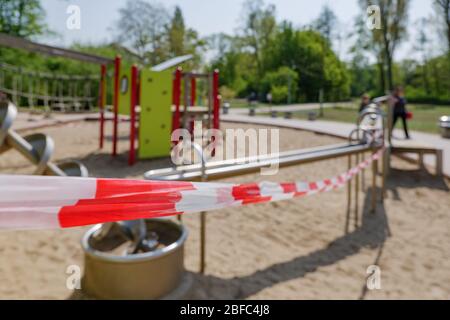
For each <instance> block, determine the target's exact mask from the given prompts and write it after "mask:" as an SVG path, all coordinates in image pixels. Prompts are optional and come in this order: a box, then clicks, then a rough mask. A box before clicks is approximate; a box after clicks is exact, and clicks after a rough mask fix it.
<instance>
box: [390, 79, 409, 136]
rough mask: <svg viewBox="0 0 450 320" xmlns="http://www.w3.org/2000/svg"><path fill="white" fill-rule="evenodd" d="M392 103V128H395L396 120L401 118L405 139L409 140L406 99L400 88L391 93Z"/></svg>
mask: <svg viewBox="0 0 450 320" xmlns="http://www.w3.org/2000/svg"><path fill="white" fill-rule="evenodd" d="M392 101H393V108H394V110H393V111H394V117H393V123H392V128H394V127H395V124H396V123H397V121H398V119H399V118H401V119H402V122H403V129H404V131H405V138H406V139H410V137H409V132H408V123H407V111H406V99H405V96H404V92H403V88H402V87H396V88H395V90H394V92H393V93H392Z"/></svg>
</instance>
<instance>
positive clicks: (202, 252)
mask: <svg viewBox="0 0 450 320" xmlns="http://www.w3.org/2000/svg"><path fill="white" fill-rule="evenodd" d="M192 146H193V147H194V150H195V151H196V152H197V154H198V155H199V156H200V159H201V163H202V168H201V170H202V171H201V173H202V177H201V181H202V182H205V181H206V180H208V177H207V175H206V158H205V153H204V152H203V149H202V147H201V146H200V145H198V144H196V143H193V144H192ZM205 261H206V212H201V213H200V273H201V274H204V273H205V267H206V262H205Z"/></svg>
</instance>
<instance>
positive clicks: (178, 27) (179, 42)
mask: <svg viewBox="0 0 450 320" xmlns="http://www.w3.org/2000/svg"><path fill="white" fill-rule="evenodd" d="M185 37H186V27H185V24H184V18H183V13H182V12H181V9H180V7H178V6H176V7H175V13H174V15H173V17H172V21H171V24H170V29H169V50H170V53H171V54H172V55H173V56H181V55H182V54H184V53H185V49H184V42H185Z"/></svg>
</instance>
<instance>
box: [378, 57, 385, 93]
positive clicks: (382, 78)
mask: <svg viewBox="0 0 450 320" xmlns="http://www.w3.org/2000/svg"><path fill="white" fill-rule="evenodd" d="M378 70H379V73H380V79H379V80H380V88H381V91H382V92H383V94H384V93H385V92H386V77H385V74H384V63H383V61H379V62H378Z"/></svg>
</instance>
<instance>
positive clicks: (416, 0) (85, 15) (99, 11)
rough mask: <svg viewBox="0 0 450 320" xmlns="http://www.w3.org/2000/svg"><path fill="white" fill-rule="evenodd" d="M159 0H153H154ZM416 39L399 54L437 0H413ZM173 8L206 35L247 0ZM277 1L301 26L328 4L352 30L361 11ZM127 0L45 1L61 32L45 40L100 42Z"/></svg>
mask: <svg viewBox="0 0 450 320" xmlns="http://www.w3.org/2000/svg"><path fill="white" fill-rule="evenodd" d="M148 1H153V0H148ZM410 1H411V2H412V5H411V11H410V25H411V26H412V28H411V30H410V40H409V41H408V42H407V43H405V44H403V45H402V47H400V50H399V52H398V54H397V58H398V59H402V58H405V57H410V53H411V48H412V45H413V41H412V40H414V39H415V37H416V36H415V35H416V32H417V30H415V28H414V23H413V22H414V21H417V20H418V19H419V18H421V17H429V16H430V15H431V14H432V12H433V10H432V1H433V0H410ZM159 2H160V3H164V4H165V5H166V7H168V8H169V9H173V8H174V7H175V5H178V6H180V7H181V9H182V11H183V15H184V18H185V22H186V25H187V26H189V27H191V28H194V29H195V30H197V31H198V32H199V34H200V35H201V36H206V35H210V34H212V33H218V32H224V33H228V34H232V33H234V32H235V31H236V28H237V27H238V26H239V25H240V23H241V21H240V20H241V9H242V3H243V0H225V1H224V0H164V1H159ZM266 2H270V3H273V4H275V5H276V8H277V10H276V16H277V19H278V20H279V21H281V20H289V21H291V22H292V23H293V24H294V25H296V26H301V25H306V24H309V23H311V22H312V21H313V20H314V19H315V18H316V17H317V16H318V15H319V13H320V11H321V9H322V7H323V6H324V5H329V6H330V7H331V8H332V9H333V11H334V12H335V14H336V15H337V17H338V19H339V20H340V22H341V25H342V27H343V28H345V30H347V31H350V30H351V26H352V24H353V22H354V18H355V16H357V15H358V14H359V13H360V8H359V6H358V0H314V1H312V0H272V1H268V0H266ZM125 3H126V0H42V5H43V7H44V9H45V11H46V14H47V16H46V20H47V23H48V25H49V27H50V29H51V30H53V31H56V32H57V33H58V34H59V35H60V37H58V38H57V39H56V38H44V39H42V42H44V43H47V44H53V45H58V46H69V45H70V44H72V43H73V42H81V43H99V42H109V41H111V40H112V39H113V35H112V31H111V27H112V26H113V25H114V22H115V21H117V20H118V18H119V9H120V8H121V7H123V6H124V5H125ZM71 4H75V5H77V6H79V7H80V10H81V12H80V13H81V28H80V30H69V29H68V28H67V27H66V20H67V18H68V16H69V14H68V13H66V10H67V7H68V6H69V5H71ZM349 45H350V43H348V42H347V43H345V42H344V43H343V44H341V46H340V55H341V56H344V57H343V58H345V55H346V51H347V48H348V46H349Z"/></svg>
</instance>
